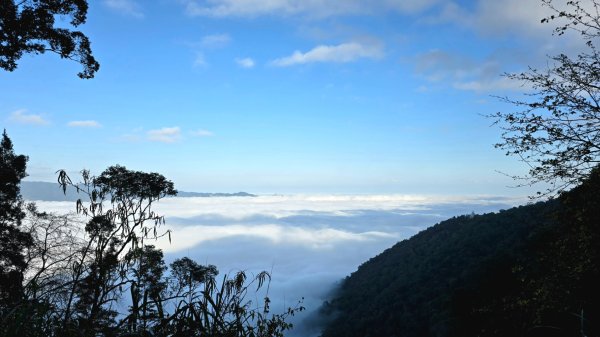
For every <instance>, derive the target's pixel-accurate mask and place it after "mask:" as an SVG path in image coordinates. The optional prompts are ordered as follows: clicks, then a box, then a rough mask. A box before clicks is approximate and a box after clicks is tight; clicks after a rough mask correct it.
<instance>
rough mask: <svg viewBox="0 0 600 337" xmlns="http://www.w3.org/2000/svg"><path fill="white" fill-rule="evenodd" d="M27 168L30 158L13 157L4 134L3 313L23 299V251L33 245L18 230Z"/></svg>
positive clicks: (0, 151)
mask: <svg viewBox="0 0 600 337" xmlns="http://www.w3.org/2000/svg"><path fill="white" fill-rule="evenodd" d="M26 164H27V157H26V156H24V155H16V154H15V153H14V150H13V146H12V142H11V140H10V138H8V135H7V134H6V130H4V133H3V134H2V141H0V311H1V310H3V309H6V306H11V305H14V303H16V302H18V300H19V297H20V296H21V295H22V294H21V293H22V287H21V282H22V280H23V271H24V269H25V267H26V263H25V256H24V251H25V248H27V247H28V246H29V245H30V244H31V242H32V239H31V236H30V235H28V233H25V232H23V231H21V230H20V228H19V226H20V225H21V221H22V220H23V217H24V216H25V213H24V212H23V200H22V198H21V194H20V186H19V185H20V183H21V179H23V178H25V176H26V174H25V167H26Z"/></svg>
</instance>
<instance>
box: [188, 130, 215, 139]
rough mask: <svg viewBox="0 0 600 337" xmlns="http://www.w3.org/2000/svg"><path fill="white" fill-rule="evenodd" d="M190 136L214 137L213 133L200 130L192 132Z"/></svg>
mask: <svg viewBox="0 0 600 337" xmlns="http://www.w3.org/2000/svg"><path fill="white" fill-rule="evenodd" d="M192 135H193V136H196V137H212V136H214V133H212V132H210V131H208V130H202V129H200V130H196V131H193V132H192Z"/></svg>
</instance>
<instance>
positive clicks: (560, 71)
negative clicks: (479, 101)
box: [490, 0, 600, 196]
mask: <svg viewBox="0 0 600 337" xmlns="http://www.w3.org/2000/svg"><path fill="white" fill-rule="evenodd" d="M542 3H543V5H545V6H547V7H548V8H550V9H551V10H553V11H554V14H553V15H551V16H549V17H547V18H544V19H542V23H549V22H559V25H558V27H557V28H556V29H555V34H557V35H562V34H564V33H565V32H569V31H572V30H573V31H576V32H577V33H579V35H580V36H581V37H582V38H583V40H584V42H585V45H586V48H587V51H585V52H582V53H580V54H579V55H577V57H571V56H568V55H565V54H560V55H557V56H553V57H550V61H551V62H549V64H550V65H549V66H548V67H547V69H544V70H539V69H535V68H530V69H529V70H528V71H526V72H522V73H517V74H508V75H507V76H508V78H510V79H512V80H515V81H520V82H522V83H523V84H524V86H526V87H531V88H532V90H533V91H532V92H531V93H529V94H528V95H527V97H528V98H527V99H511V98H508V97H503V98H501V99H502V100H503V101H505V102H508V103H511V104H514V105H516V106H517V107H520V108H523V110H521V111H518V112H498V113H496V114H493V115H491V116H490V117H492V118H494V119H495V122H496V123H497V124H498V125H500V127H501V128H502V130H503V133H502V142H500V143H498V144H496V147H497V148H501V149H504V150H506V155H513V156H517V157H518V158H520V159H521V160H522V161H524V162H525V163H527V164H528V165H529V173H528V175H527V176H525V177H515V178H517V179H523V181H525V184H528V185H533V184H537V183H548V184H549V185H548V186H549V187H548V188H547V190H546V191H545V192H538V195H540V196H552V195H554V194H558V193H560V192H562V191H565V190H567V189H569V188H571V187H573V186H575V185H578V184H579V183H581V182H582V181H583V180H585V179H586V178H587V177H588V176H589V174H590V172H591V170H592V169H593V168H594V167H595V166H596V165H598V163H599V162H600V54H599V52H598V50H597V45H596V44H597V41H598V37H600V14H598V13H599V10H600V1H598V0H590V1H587V2H586V4H581V2H580V1H568V2H567V4H566V5H567V6H566V9H564V10H562V9H559V8H557V7H556V6H555V5H554V3H553V0H542Z"/></svg>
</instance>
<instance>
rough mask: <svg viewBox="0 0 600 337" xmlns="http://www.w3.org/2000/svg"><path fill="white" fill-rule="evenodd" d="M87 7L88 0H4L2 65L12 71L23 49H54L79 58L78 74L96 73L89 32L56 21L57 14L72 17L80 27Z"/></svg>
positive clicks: (0, 10)
mask: <svg viewBox="0 0 600 337" xmlns="http://www.w3.org/2000/svg"><path fill="white" fill-rule="evenodd" d="M87 10H88V3H87V0H1V1H0V68H2V69H4V70H7V71H13V70H15V69H16V68H17V61H18V60H19V59H20V58H21V57H22V56H23V54H24V53H34V54H43V53H45V52H46V51H51V52H54V53H56V54H58V55H60V57H61V58H67V59H71V60H75V61H77V62H79V63H80V64H81V65H82V66H83V70H82V71H81V72H79V73H78V76H79V77H81V78H92V77H94V74H95V73H96V72H97V71H98V69H99V68H100V65H99V64H98V62H97V61H96V59H95V58H94V56H93V55H92V50H91V47H90V41H89V39H88V38H87V36H85V35H84V34H83V33H82V32H80V31H76V30H69V29H67V28H61V27H57V26H56V25H55V24H56V19H57V18H60V19H63V18H69V19H70V21H69V24H70V25H71V26H73V27H78V26H80V25H81V24H84V23H85V21H86V16H87Z"/></svg>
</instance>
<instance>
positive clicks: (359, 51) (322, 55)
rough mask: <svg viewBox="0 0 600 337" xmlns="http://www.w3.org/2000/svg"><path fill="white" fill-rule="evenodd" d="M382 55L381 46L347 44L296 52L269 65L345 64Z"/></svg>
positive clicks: (357, 43)
mask: <svg viewBox="0 0 600 337" xmlns="http://www.w3.org/2000/svg"><path fill="white" fill-rule="evenodd" d="M383 55H384V53H383V47H382V45H381V44H362V43H359V42H347V43H342V44H339V45H333V46H329V45H320V46H317V47H315V48H313V49H311V50H309V51H307V52H305V53H303V52H301V51H298V50H297V51H295V52H294V53H293V54H292V55H290V56H286V57H282V58H278V59H275V60H273V61H271V64H272V65H274V66H277V67H288V66H293V65H300V64H307V63H315V62H334V63H346V62H353V61H356V60H359V59H364V58H367V59H380V58H382V57H383Z"/></svg>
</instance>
